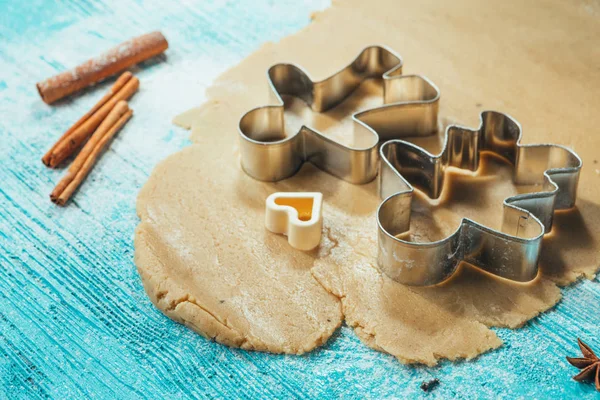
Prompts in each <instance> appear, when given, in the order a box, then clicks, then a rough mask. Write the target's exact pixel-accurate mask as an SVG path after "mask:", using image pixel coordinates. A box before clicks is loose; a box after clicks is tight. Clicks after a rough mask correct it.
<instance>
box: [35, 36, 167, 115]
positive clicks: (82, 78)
mask: <svg viewBox="0 0 600 400" xmlns="http://www.w3.org/2000/svg"><path fill="white" fill-rule="evenodd" d="M168 47H169V43H168V42H167V39H165V37H164V36H163V34H162V33H160V32H152V33H148V34H145V35H142V36H138V37H136V38H133V39H131V40H128V41H126V42H123V43H121V44H120V45H118V46H116V47H113V48H112V49H110V50H108V51H107V52H105V53H103V54H102V55H100V56H98V57H96V58H92V59H90V60H88V61H86V62H85V63H83V64H81V65H79V66H78V67H75V68H74V69H72V70H70V71H66V72H63V73H61V74H58V75H56V76H53V77H52V78H48V79H46V80H45V81H43V82H38V83H37V84H36V86H37V89H38V92H39V93H40V96H41V97H42V100H44V102H45V103H47V104H51V103H53V102H55V101H57V100H59V99H62V98H63V97H65V96H68V95H70V94H72V93H74V92H76V91H78V90H80V89H83V88H84V87H87V86H90V85H93V84H95V83H97V82H100V81H102V80H103V79H106V78H107V77H109V76H111V75H114V74H117V73H119V72H121V71H123V70H125V69H127V68H129V67H131V66H132V65H135V64H137V63H139V62H141V61H144V60H146V59H148V58H151V57H154V56H156V55H158V54H160V53H162V52H164V51H165V50H166V49H167V48H168Z"/></svg>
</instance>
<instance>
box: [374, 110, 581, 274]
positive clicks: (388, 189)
mask: <svg viewBox="0 0 600 400" xmlns="http://www.w3.org/2000/svg"><path fill="white" fill-rule="evenodd" d="M521 133H522V130H521V126H520V125H519V123H518V122H517V121H516V120H514V119H513V118H511V117H510V116H508V115H506V114H503V113H498V112H494V111H486V112H483V113H482V114H481V124H480V126H479V128H477V129H469V128H464V127H460V126H449V127H447V129H446V137H445V143H444V146H443V150H442V152H441V153H440V154H439V155H435V156H434V155H432V154H430V153H428V152H427V151H426V150H424V149H422V148H420V147H417V146H415V145H413V144H411V143H408V142H405V141H402V140H390V141H388V142H385V143H384V144H383V145H382V146H381V149H380V154H381V171H380V181H379V182H380V185H379V189H380V196H381V198H383V199H384V200H383V202H382V203H381V204H380V206H379V209H378V211H377V222H378V226H379V235H378V239H379V251H378V264H379V267H380V268H381V270H382V271H384V272H385V273H386V274H387V275H388V276H390V277H391V278H392V279H394V280H396V281H398V282H401V283H404V284H408V285H417V286H426V285H433V284H437V283H441V282H443V281H445V280H446V279H448V278H449V277H450V276H451V275H452V274H453V273H454V272H455V271H456V268H457V267H458V264H459V263H460V262H461V261H466V262H468V263H469V264H471V265H474V266H476V267H478V268H480V269H482V270H484V271H487V272H489V273H492V274H494V275H497V276H500V277H502V278H506V279H511V280H514V281H519V282H527V281H530V280H532V279H534V278H535V277H536V276H537V272H538V259H539V255H540V250H541V246H542V239H543V236H544V234H546V233H547V232H549V231H550V229H551V227H552V217H553V214H554V210H556V209H568V208H571V207H573V206H574V205H575V199H576V194H577V182H578V181H579V172H580V170H581V165H582V163H581V159H580V158H579V157H578V156H577V154H575V153H574V152H572V151H571V150H569V149H567V148H565V147H562V146H558V145H550V144H540V145H521V144H519V141H520V139H521ZM483 151H487V152H492V153H495V154H498V155H500V156H502V157H504V158H505V159H507V160H508V161H510V162H511V163H512V164H513V165H514V166H515V172H514V177H513V179H514V182H515V183H517V184H528V185H531V184H539V185H541V187H540V189H541V191H539V192H534V193H525V194H521V195H517V196H513V197H509V198H507V199H505V200H504V214H503V222H502V227H501V228H500V230H495V229H491V228H488V227H486V226H483V225H481V224H479V223H477V222H475V221H472V220H470V219H467V218H465V219H463V220H462V222H461V224H460V226H459V228H458V229H457V230H456V231H455V232H454V233H453V234H451V235H450V236H449V237H447V238H445V239H443V240H439V241H436V242H430V243H416V242H410V241H406V240H403V239H401V238H399V237H398V236H399V235H401V234H403V233H406V232H408V231H409V229H410V209H411V208H410V205H411V200H412V193H413V191H414V189H413V188H414V187H417V188H418V189H420V190H422V191H423V192H425V193H426V194H427V195H428V196H429V197H431V198H437V197H439V195H440V193H441V190H442V187H443V184H444V176H445V173H444V172H445V170H446V168H447V167H450V166H452V167H457V168H461V169H468V170H471V171H476V170H477V168H478V167H479V159H480V153H481V152H483Z"/></svg>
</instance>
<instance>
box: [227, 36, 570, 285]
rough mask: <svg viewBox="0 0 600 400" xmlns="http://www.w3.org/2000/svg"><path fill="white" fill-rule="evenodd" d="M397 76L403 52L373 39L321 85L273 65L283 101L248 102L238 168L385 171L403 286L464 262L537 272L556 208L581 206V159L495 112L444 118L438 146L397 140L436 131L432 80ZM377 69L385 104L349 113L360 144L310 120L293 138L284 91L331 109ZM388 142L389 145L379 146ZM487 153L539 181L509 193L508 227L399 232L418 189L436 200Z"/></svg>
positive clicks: (283, 172) (504, 272)
mask: <svg viewBox="0 0 600 400" xmlns="http://www.w3.org/2000/svg"><path fill="white" fill-rule="evenodd" d="M401 74H402V59H401V58H400V57H399V56H398V55H396V54H395V53H394V52H392V51H391V50H389V49H387V48H385V47H381V46H372V47H368V48H366V49H365V50H363V51H362V52H361V53H360V55H359V56H358V57H357V58H356V59H355V60H354V61H353V62H352V63H351V64H350V65H348V66H347V67H345V68H344V69H342V70H340V71H339V72H337V73H336V74H334V75H332V76H331V77H329V78H327V79H325V80H323V81H318V82H313V81H312V80H311V79H310V78H309V76H308V74H307V73H306V72H305V71H303V70H302V69H301V68H300V67H298V66H295V65H291V64H277V65H275V66H273V67H271V68H270V69H269V71H268V76H269V81H270V84H271V88H272V94H273V102H274V103H275V105H269V106H264V107H259V108H255V109H253V110H250V111H249V112H247V113H246V114H245V115H244V116H243V117H242V118H241V120H240V124H239V128H240V137H241V144H240V149H241V157H242V168H243V169H244V171H245V172H246V173H247V174H248V175H250V176H252V177H254V178H255V179H258V180H263V181H278V180H281V179H285V178H287V177H290V176H292V175H293V174H295V173H296V172H297V171H298V169H299V168H300V166H301V165H302V163H304V162H311V163H313V164H314V165H316V166H317V167H319V168H320V169H322V170H324V171H326V172H328V173H330V174H332V175H334V176H336V177H338V178H341V179H343V180H346V181H348V182H351V183H355V184H361V183H366V182H369V181H371V180H373V179H374V178H375V177H376V176H377V173H378V172H379V191H380V197H381V198H382V199H383V201H382V203H381V204H380V206H379V208H378V210H377V225H378V242H379V245H378V247H379V248H378V265H379V268H380V269H381V270H382V271H383V272H384V273H386V274H387V275H388V276H390V277H391V278H392V279H394V280H396V281H398V282H400V283H403V284H407V285H417V286H426V285H434V284H437V283H441V282H443V281H445V280H446V279H448V278H449V277H450V276H451V275H452V274H453V273H454V272H455V271H456V269H457V267H458V264H459V263H460V262H461V261H466V262H468V263H470V264H472V265H475V266H477V267H478V268H480V269H482V270H484V271H487V272H489V273H492V274H494V275H497V276H499V277H502V278H506V279H510V280H514V281H519V282H527V281H530V280H532V279H534V278H535V277H536V275H537V271H538V267H537V264H538V260H539V255H540V250H541V246H542V239H543V236H544V234H545V233H547V232H549V231H550V229H551V227H552V217H553V213H554V210H555V209H567V208H571V207H573V206H574V205H575V199H576V192H577V183H578V180H579V172H580V169H581V165H582V163H581V159H580V158H579V157H578V156H577V155H576V154H575V153H574V152H572V151H571V150H569V149H567V148H565V147H562V146H559V145H552V144H540V145H521V144H520V143H519V141H520V139H521V134H522V129H521V126H520V125H519V123H518V122H517V121H516V120H514V119H513V118H511V117H510V116H508V115H506V114H503V113H499V112H493V111H486V112H483V113H482V114H481V123H480V126H479V127H478V128H477V129H470V128H466V127H461V126H456V125H452V126H449V127H447V129H446V133H445V142H444V146H443V150H442V152H441V153H440V154H439V155H432V154H430V153H429V152H427V151H426V150H424V149H422V148H420V147H418V146H415V145H413V144H411V143H409V142H406V141H403V140H399V139H398V138H403V137H408V136H424V135H430V134H434V133H435V132H436V129H437V114H438V107H439V104H438V103H439V97H440V94H439V90H438V89H437V87H436V86H435V85H434V84H433V83H432V82H431V81H429V80H428V79H427V78H425V77H422V76H418V75H410V76H402V75H401ZM378 77H381V78H383V82H384V105H383V106H381V107H377V108H373V109H369V110H365V111H362V112H359V113H356V114H354V115H353V116H352V118H353V121H354V124H353V125H354V132H353V133H354V136H353V140H354V143H353V145H352V146H344V145H342V144H340V143H337V142H334V141H332V140H331V139H328V138H327V137H325V136H323V135H322V134H321V133H319V132H318V131H316V130H314V129H311V128H309V127H306V126H302V128H301V129H300V130H299V131H298V132H297V133H296V134H294V135H292V136H289V137H285V133H284V104H283V101H282V99H281V95H283V94H287V95H293V96H296V97H299V98H301V99H302V100H304V101H305V102H306V103H307V104H308V105H309V106H310V107H311V108H312V109H313V110H314V111H317V112H323V111H326V110H328V109H330V108H332V107H335V106H336V105H338V104H340V103H341V102H342V101H343V100H344V99H345V98H347V97H348V96H349V95H350V94H351V93H352V92H353V91H354V90H355V89H356V88H357V87H358V86H359V85H360V84H361V83H362V82H363V81H364V80H366V79H369V78H378ZM380 141H385V142H384V143H383V144H382V145H381V146H379V145H378V143H379V142H380ZM378 150H379V152H378ZM485 151H487V152H492V153H495V154H497V155H499V156H501V157H503V158H505V159H507V160H508V161H510V162H511V163H512V164H513V165H514V166H515V173H514V181H515V183H517V184H527V185H532V184H539V185H541V190H540V191H539V192H535V193H527V194H522V195H518V196H513V197H510V198H507V199H506V200H505V201H504V214H503V224H502V227H501V229H500V230H495V229H491V228H488V227H485V226H483V225H481V224H478V223H477V222H475V221H472V220H469V219H466V218H465V219H463V220H462V223H461V225H460V227H459V228H458V229H457V230H456V231H455V232H454V233H453V234H451V235H450V236H449V237H447V238H445V239H442V240H439V241H436V242H428V243H419V242H411V241H407V240H403V239H401V238H400V237H399V236H401V235H402V234H406V233H407V232H408V231H409V230H410V214H411V201H412V193H413V191H414V187H416V188H418V189H420V190H422V191H423V192H424V193H426V194H427V195H428V196H429V197H431V198H437V197H439V195H440V194H441V191H442V188H443V185H444V176H445V171H446V168H448V167H456V168H461V169H467V170H470V171H476V170H477V168H478V167H479V160H480V154H481V152H485ZM380 160H381V161H380ZM380 165H381V166H380Z"/></svg>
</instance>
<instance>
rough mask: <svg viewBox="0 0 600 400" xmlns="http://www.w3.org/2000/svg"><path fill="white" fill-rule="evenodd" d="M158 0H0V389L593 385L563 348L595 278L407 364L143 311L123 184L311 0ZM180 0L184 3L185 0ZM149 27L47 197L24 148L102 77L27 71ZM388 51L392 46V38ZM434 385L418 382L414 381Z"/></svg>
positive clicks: (297, 394)
mask: <svg viewBox="0 0 600 400" xmlns="http://www.w3.org/2000/svg"><path fill="white" fill-rule="evenodd" d="M176 3H178V2H163V1H160V0H149V1H141V0H140V1H135V2H123V1H117V0H86V1H78V0H70V1H64V2H60V3H59V2H56V3H55V2H46V1H42V0H31V1H19V0H14V1H10V0H9V1H6V0H0V71H1V72H0V116H1V118H0V144H1V145H0V265H1V267H0V398H10V399H14V398H17V399H18V398H88V397H96V398H114V397H115V395H116V396H117V397H119V398H145V397H148V398H165V397H168V398H187V397H203V398H223V397H227V398H232V397H233V398H246V397H248V398H270V397H277V398H305V397H311V398H340V397H345V398H351V397H361V398H362V397H371V398H382V397H385V398H390V397H396V398H405V397H410V396H414V397H419V396H424V397H431V398H434V397H440V398H448V397H459V398H462V397H487V398H503V397H506V398H515V397H522V398H545V397H554V398H556V397H567V398H568V397H572V398H576V397H581V396H587V397H590V398H592V397H594V396H597V395H598V394H597V393H596V392H595V391H594V390H593V387H592V386H591V385H582V384H578V383H576V382H574V381H573V380H571V376H572V375H574V374H575V373H576V370H575V368H573V367H571V366H570V365H568V364H567V362H566V361H565V355H567V354H571V355H575V354H577V353H578V350H577V347H576V343H575V338H576V337H578V336H580V337H582V338H584V339H585V340H587V341H588V342H589V344H590V345H591V346H592V347H595V348H600V313H599V312H598V305H599V304H600V285H599V283H598V280H595V281H585V282H579V283H577V284H575V285H574V286H572V287H569V288H566V289H564V290H563V294H564V299H563V300H562V301H561V302H560V303H559V304H558V306H557V307H556V308H555V309H553V310H551V311H549V312H547V313H545V314H544V315H542V316H540V317H539V318H537V319H535V320H533V321H531V322H530V323H529V324H528V325H527V326H525V327H524V328H523V329H520V330H516V331H511V330H503V329H499V330H497V333H498V335H499V336H500V337H501V338H502V339H503V340H504V341H505V342H506V344H505V345H504V346H503V347H502V348H500V349H499V350H497V351H493V352H491V353H488V354H485V355H483V356H481V357H480V358H478V359H476V360H474V361H470V362H459V363H450V362H444V363H442V364H441V365H440V366H439V367H436V368H425V367H407V366H403V365H401V364H400V363H398V362H397V361H396V360H395V359H394V358H393V357H391V356H388V355H385V354H381V353H378V352H376V351H373V350H370V349H369V348H367V347H366V346H364V345H363V344H362V343H361V342H360V341H359V340H358V338H357V337H356V336H355V335H354V333H353V332H352V330H351V329H349V328H347V327H342V328H341V329H340V330H339V331H338V332H337V333H336V334H335V335H334V337H333V338H331V339H330V340H329V342H328V343H327V345H326V346H324V347H323V348H320V349H318V350H317V351H314V352H312V353H310V354H308V355H305V356H301V357H298V356H280V355H271V354H262V353H250V352H245V351H240V350H235V349H230V348H227V347H224V346H221V345H219V344H216V343H213V342H210V341H207V340H205V339H204V338H202V337H200V336H199V335H197V334H195V333H193V332H191V331H190V330H188V329H186V328H184V327H183V326H181V325H178V324H176V323H173V322H172V321H171V320H169V319H168V318H166V317H164V316H163V315H162V314H161V313H160V312H159V311H157V310H156V309H155V308H154V307H153V306H152V304H151V303H150V301H149V300H148V298H147V297H146V295H145V293H144V290H143V288H142V285H141V282H140V279H139V277H138V274H137V272H136V269H135V265H134V263H133V242H132V239H133V231H134V228H135V226H136V225H137V223H138V219H137V217H136V214H135V201H136V195H137V192H138V190H139V188H140V187H141V185H143V183H144V182H145V181H146V179H147V178H148V176H149V174H150V172H151V170H152V168H153V166H154V165H155V164H156V163H157V162H158V161H159V160H161V159H163V158H165V157H166V156H167V155H169V154H171V153H173V152H175V151H177V150H178V149H181V148H182V147H184V146H185V145H186V143H187V136H188V132H186V131H184V130H181V129H178V128H176V127H174V126H173V125H172V124H171V122H170V121H171V119H172V117H173V116H174V115H176V114H177V113H179V112H181V111H183V110H186V109H187V108H190V107H193V106H196V105H198V104H200V103H201V102H202V100H203V98H204V96H203V92H204V89H205V88H206V87H207V86H208V85H209V84H210V82H211V81H212V79H214V78H215V77H216V76H217V75H218V74H219V73H220V72H222V71H223V70H224V69H226V68H227V67H228V66H231V65H233V64H234V63H236V62H237V61H239V60H241V59H242V58H243V57H245V56H246V55H248V54H249V53H250V52H252V50H253V49H255V48H257V47H258V46H259V45H260V44H261V43H263V42H264V41H268V40H278V39H280V38H282V37H284V36H285V35H288V34H290V33H293V32H295V31H297V30H298V29H300V28H302V27H303V26H305V25H307V24H308V23H309V14H310V12H311V11H314V10H317V9H319V8H323V7H325V6H326V5H327V4H326V3H325V2H324V1H322V0H306V1H304V2H301V1H294V0H289V1H284V2H281V1H277V2H275V1H264V2H260V3H258V4H255V2H254V1H252V0H246V1H240V2H239V3H230V2H225V1H216V2H204V1H198V2H196V3H195V4H176ZM190 3H191V2H190ZM155 29H160V30H162V31H163V32H164V34H165V35H166V37H167V38H168V39H169V41H170V44H171V47H170V49H169V50H168V52H167V54H166V56H164V57H161V58H160V59H159V60H153V61H150V62H147V63H145V64H143V65H142V66H141V67H139V69H138V70H136V71H135V72H136V74H137V75H138V76H139V77H140V80H141V82H142V85H141V91H140V93H138V94H137V95H136V96H135V97H134V98H133V100H132V102H131V106H132V108H133V109H134V110H135V113H136V115H135V117H134V118H133V120H132V121H131V122H130V123H129V124H128V125H127V126H126V128H125V129H124V130H123V131H122V132H120V134H119V135H118V137H117V138H116V140H115V141H114V142H113V144H112V146H111V148H110V150H109V151H108V152H107V153H106V154H105V155H104V157H103V158H102V159H101V161H100V162H99V163H98V164H97V166H96V168H95V169H94V171H93V172H92V174H91V175H90V176H89V178H88V180H87V181H86V182H85V184H84V185H83V186H82V188H81V190H80V191H79V192H78V193H77V194H76V196H75V200H74V201H73V202H72V203H70V204H69V206H68V207H66V208H58V207H56V206H54V205H53V204H52V203H51V202H50V201H49V199H48V194H49V193H50V191H51V189H52V188H53V186H54V184H55V183H56V182H57V180H58V179H59V178H60V176H61V175H62V173H63V171H53V170H49V169H46V168H45V167H44V166H43V165H42V163H41V162H40V157H41V155H42V154H43V153H44V152H45V150H46V149H47V148H48V147H49V146H50V144H51V143H53V141H55V140H56V138H57V136H58V135H59V134H61V133H62V132H63V131H64V130H65V129H66V128H67V127H68V126H69V125H70V124H71V123H72V122H74V121H75V120H76V119H77V118H78V117H79V116H81V115H82V114H83V113H84V112H85V111H86V110H87V109H89V107H90V106H91V105H92V104H93V103H94V102H95V101H96V100H97V99H98V98H99V97H100V96H101V94H103V93H104V91H105V90H106V88H107V85H106V84H103V85H99V87H97V88H94V89H90V90H87V91H85V92H84V93H82V94H80V95H77V96H74V97H71V98H69V99H68V100H66V101H61V102H59V103H58V104H57V105H55V106H52V107H50V106H47V105H45V104H44V103H43V102H42V101H41V100H40V98H39V96H38V94H37V92H36V90H35V82H37V81H39V80H41V79H43V78H46V77H48V76H50V75H53V74H55V73H57V72H59V71H63V70H64V69H66V68H68V67H72V66H74V65H76V64H78V63H79V62H81V61H83V60H85V59H87V58H88V57H91V56H94V55H96V54H98V53H99V52H100V51H102V50H104V49H107V48H109V47H111V46H112V45H114V44H116V43H119V42H121V41H122V40H124V39H127V38H129V37H133V36H136V35H138V34H141V33H145V32H147V31H151V30H155ZM400 50H401V49H400ZM433 378H438V379H439V380H440V382H441V383H440V385H439V386H438V387H437V388H436V389H435V390H433V391H432V392H430V393H427V394H425V393H424V392H423V391H422V390H421V389H420V388H419V386H420V384H421V382H423V381H428V380H431V379H433Z"/></svg>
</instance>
